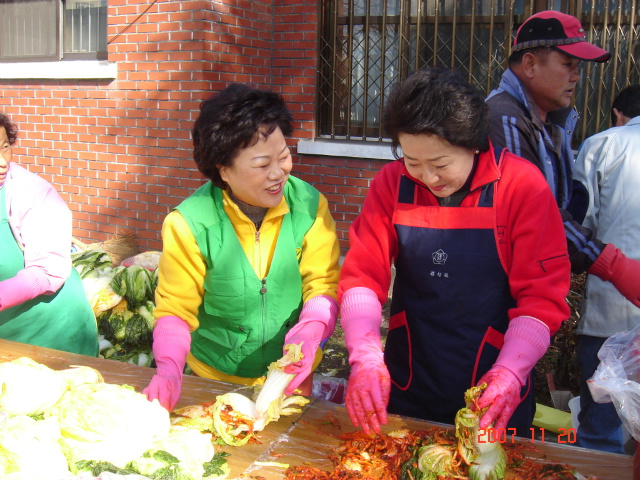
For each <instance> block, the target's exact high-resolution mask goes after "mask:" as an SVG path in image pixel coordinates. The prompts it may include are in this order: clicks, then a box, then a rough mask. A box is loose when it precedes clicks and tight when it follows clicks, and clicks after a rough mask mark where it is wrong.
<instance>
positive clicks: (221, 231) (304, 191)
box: [176, 176, 319, 378]
mask: <svg viewBox="0 0 640 480" xmlns="http://www.w3.org/2000/svg"><path fill="white" fill-rule="evenodd" d="M284 198H285V200H286V202H287V205H288V206H289V213H288V214H286V215H285V216H284V217H283V219H282V226H281V228H280V232H279V234H278V240H277V243H276V248H275V251H274V254H273V259H272V261H271V265H270V267H269V273H268V275H267V276H266V277H265V278H258V277H257V276H256V274H255V272H254V270H253V267H252V265H251V264H250V262H249V259H248V258H247V256H246V255H245V253H244V250H243V249H242V245H241V244H240V241H239V240H238V237H237V235H236V232H235V230H234V229H233V225H232V224H231V221H230V220H229V218H228V217H227V215H226V214H225V212H224V208H223V203H222V190H220V189H219V188H216V187H214V186H213V184H212V183H211V182H207V183H206V184H204V185H203V186H202V187H200V188H199V189H198V190H196V191H195V192H194V193H193V195H191V196H190V197H188V198H187V199H185V200H184V201H183V202H182V203H181V204H180V205H178V207H176V208H177V210H178V211H179V212H180V214H181V215H182V216H183V217H184V219H185V220H186V222H187V224H188V225H189V228H190V229H191V232H192V233H193V236H194V237H195V240H196V242H197V243H198V247H199V248H200V253H201V254H202V256H203V257H204V259H205V262H206V264H207V272H206V274H205V278H204V299H203V302H202V305H201V306H200V309H199V311H198V321H199V322H200V326H199V328H198V329H197V330H195V331H194V332H193V333H192V334H191V353H192V354H193V355H194V356H195V357H196V358H197V359H198V360H200V361H202V362H204V363H206V364H208V365H211V366H212V367H214V368H215V369H217V370H219V371H221V372H223V373H226V374H228V375H236V376H239V377H247V378H253V377H260V376H262V375H265V374H266V372H267V367H268V366H269V364H270V363H271V362H274V361H275V360H277V359H279V358H280V357H282V347H283V346H284V337H285V335H286V333H287V332H288V331H289V329H291V327H293V326H294V325H295V324H296V323H297V322H298V316H299V314H300V310H301V308H302V278H301V276H300V267H299V263H300V254H301V252H302V242H303V240H304V236H305V235H306V233H307V232H308V231H309V229H310V228H311V226H312V225H313V222H314V221H315V219H316V213H317V210H318V199H319V193H318V191H317V190H316V189H315V188H313V187H312V186H311V185H309V184H308V183H306V182H303V181H302V180H300V179H298V178H295V177H292V176H290V177H289V180H288V182H287V184H286V186H285V189H284Z"/></svg>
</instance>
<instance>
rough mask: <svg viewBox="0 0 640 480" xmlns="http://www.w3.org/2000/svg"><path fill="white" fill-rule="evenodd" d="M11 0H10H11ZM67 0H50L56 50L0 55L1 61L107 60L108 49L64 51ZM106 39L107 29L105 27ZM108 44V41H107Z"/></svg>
mask: <svg viewBox="0 0 640 480" xmlns="http://www.w3.org/2000/svg"><path fill="white" fill-rule="evenodd" d="M10 1H11V0H9V2H10ZM17 1H19V0H17ZM65 1H66V0H50V3H52V4H54V3H55V4H57V5H55V10H56V12H57V13H56V18H55V32H56V33H55V44H56V48H55V52H54V53H52V54H50V55H31V56H18V55H15V56H6V57H3V56H0V63H16V62H20V63H23V62H52V61H68V60H106V59H107V57H108V53H107V50H106V49H105V50H104V51H94V52H81V53H72V52H63V42H64V39H63V28H64V25H63V23H64V22H63V18H64V17H63V16H64V3H65ZM104 34H105V40H106V29H105V32H104ZM52 40H53V38H52ZM105 45H106V42H105Z"/></svg>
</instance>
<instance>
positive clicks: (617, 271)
mask: <svg viewBox="0 0 640 480" xmlns="http://www.w3.org/2000/svg"><path fill="white" fill-rule="evenodd" d="M587 273H590V274H591V275H595V276H596V277H599V278H601V279H602V280H604V281H606V282H611V283H613V285H614V286H615V287H616V288H617V289H618V291H619V292H620V293H621V294H622V295H624V296H625V298H626V299H627V300H629V301H630V302H631V303H633V304H634V305H635V306H636V307H640V262H638V261H637V260H634V259H633V258H629V257H627V256H625V254H624V253H622V252H621V251H620V249H618V248H616V246H615V245H614V244H613V243H608V244H607V246H606V247H604V250H602V253H601V254H600V256H599V257H598V258H597V260H596V261H595V262H594V264H593V265H591V268H589V270H587Z"/></svg>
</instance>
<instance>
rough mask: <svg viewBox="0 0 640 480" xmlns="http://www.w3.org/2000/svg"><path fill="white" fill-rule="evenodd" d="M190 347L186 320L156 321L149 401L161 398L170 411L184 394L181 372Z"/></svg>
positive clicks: (171, 317)
mask: <svg viewBox="0 0 640 480" xmlns="http://www.w3.org/2000/svg"><path fill="white" fill-rule="evenodd" d="M190 348H191V332H190V331H189V325H187V322H185V321H184V320H182V319H181V318H178V317H173V316H166V317H161V318H159V319H158V320H157V321H156V326H155V328H154V329H153V356H154V357H155V360H156V366H157V369H156V374H155V375H154V376H153V378H152V379H151V383H149V386H148V387H147V388H145V389H144V390H143V391H142V393H144V394H145V395H146V396H147V398H148V399H149V400H154V399H156V398H157V399H158V401H159V402H160V405H162V406H163V407H164V408H166V409H167V410H169V411H171V410H173V408H174V407H175V406H176V403H178V400H179V399H180V394H181V393H182V372H183V371H184V366H185V363H186V361H187V353H189V349H190Z"/></svg>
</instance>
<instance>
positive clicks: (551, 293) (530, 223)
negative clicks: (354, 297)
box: [338, 148, 571, 335]
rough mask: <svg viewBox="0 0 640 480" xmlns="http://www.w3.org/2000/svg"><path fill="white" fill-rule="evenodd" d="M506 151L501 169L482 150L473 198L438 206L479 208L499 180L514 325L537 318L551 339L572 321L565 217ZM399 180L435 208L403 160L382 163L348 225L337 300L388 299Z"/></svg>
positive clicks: (498, 207) (525, 165) (501, 239)
mask: <svg viewBox="0 0 640 480" xmlns="http://www.w3.org/2000/svg"><path fill="white" fill-rule="evenodd" d="M504 152H505V153H504V154H503V155H502V159H501V160H500V163H499V164H497V163H496V159H495V156H494V150H493V148H490V149H489V150H488V151H486V152H482V153H481V154H480V155H479V158H478V164H477V167H476V170H475V173H474V177H473V179H472V182H471V189H470V193H469V194H468V195H467V197H466V198H465V199H464V200H463V201H462V204H461V205H460V207H441V208H464V207H466V206H476V205H477V204H478V201H479V199H480V193H481V187H482V186H484V185H486V184H487V183H491V182H495V183H494V211H495V226H494V234H495V239H496V242H497V245H498V252H499V255H500V261H501V263H502V266H503V268H504V270H505V272H506V273H507V275H508V277H509V285H510V291H511V296H512V297H513V298H514V300H515V301H516V307H515V308H513V309H511V310H510V311H509V319H510V320H511V319H513V318H515V317H518V316H529V317H534V318H537V319H538V320H541V321H542V322H544V323H546V324H547V325H548V326H549V330H550V332H551V334H552V335H553V334H554V333H555V332H556V331H557V330H558V328H559V327H560V324H561V322H562V321H564V320H566V319H567V318H568V317H569V307H568V305H567V303H566V301H565V298H566V296H567V294H568V292H569V284H570V281H571V274H570V263H569V257H568V255H567V241H566V238H565V233H564V227H563V224H562V219H561V217H560V213H559V211H558V207H557V205H556V201H555V198H554V197H553V194H552V192H551V190H550V189H549V186H548V185H547V182H546V181H545V179H544V177H543V176H542V174H541V173H540V171H539V170H538V169H537V168H536V167H535V166H534V165H532V164H531V163H530V162H528V161H527V160H524V159H522V158H520V157H517V156H515V155H513V154H512V153H510V152H508V151H506V150H504ZM401 176H407V177H408V178H410V179H411V180H413V181H414V182H416V183H417V184H418V185H419V186H420V187H422V188H418V189H417V195H418V198H417V203H418V204H421V205H430V206H431V205H433V206H437V205H438V201H437V199H436V197H435V196H434V195H433V194H432V193H431V191H430V190H429V189H428V188H427V187H426V186H425V185H424V184H423V183H422V182H420V181H418V180H416V179H414V178H413V177H411V176H410V175H409V173H408V172H407V170H406V168H405V166H404V162H403V160H402V159H400V160H397V161H395V162H392V163H389V164H388V165H385V166H384V167H383V168H382V170H381V171H380V172H379V173H378V174H377V175H376V177H375V178H374V179H373V181H372V183H371V187H370V190H369V192H368V194H367V197H366V199H365V202H364V205H363V206H362V211H361V213H360V215H359V216H358V218H356V220H355V221H354V222H353V224H352V225H351V228H350V231H349V243H350V249H349V252H348V253H347V256H346V258H345V261H344V264H343V266H342V269H341V272H340V282H339V285H338V301H341V299H342V294H343V293H344V292H345V291H347V290H348V289H350V288H353V287H367V288H370V289H371V290H373V291H374V292H376V294H377V295H378V299H379V300H380V303H382V304H384V303H385V302H386V301H387V298H388V291H389V285H390V283H391V269H390V265H391V264H392V263H393V261H394V259H395V258H396V255H397V249H398V239H397V236H396V231H395V228H394V226H393V222H392V218H393V212H394V209H395V208H396V205H397V200H398V187H399V183H400V178H401ZM469 221H470V222H472V221H473V219H472V218H470V219H469ZM478 275H482V272H478Z"/></svg>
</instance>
